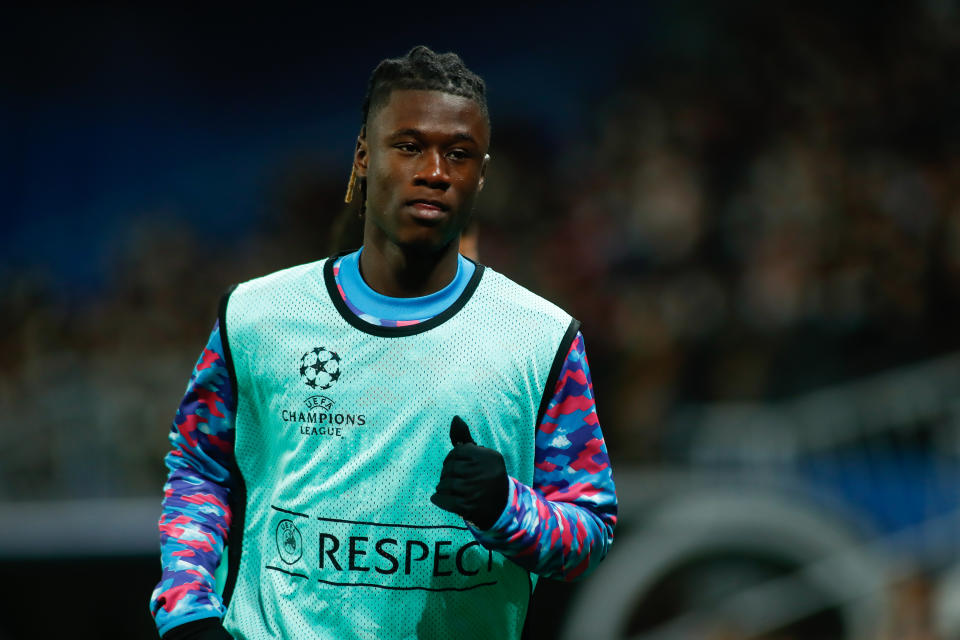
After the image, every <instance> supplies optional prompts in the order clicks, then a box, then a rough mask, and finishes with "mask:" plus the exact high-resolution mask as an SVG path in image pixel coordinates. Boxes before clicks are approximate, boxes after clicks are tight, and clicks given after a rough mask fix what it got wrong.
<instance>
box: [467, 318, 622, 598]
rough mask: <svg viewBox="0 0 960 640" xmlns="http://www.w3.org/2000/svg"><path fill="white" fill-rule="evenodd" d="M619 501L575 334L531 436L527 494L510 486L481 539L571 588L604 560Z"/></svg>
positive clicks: (513, 483)
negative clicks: (501, 507)
mask: <svg viewBox="0 0 960 640" xmlns="http://www.w3.org/2000/svg"><path fill="white" fill-rule="evenodd" d="M616 523H617V495H616V489H615V487H614V483H613V475H612V473H611V469H610V459H609V457H608V456H607V448H606V445H605V444H604V441H603V433H602V432H601V431H600V422H599V421H598V419H597V410H596V403H595V401H594V396H593V383H592V382H591V379H590V366H589V364H588V362H587V355H586V351H585V350H584V346H583V335H582V334H580V333H577V336H576V338H575V339H574V341H573V344H572V345H571V346H570V350H569V352H568V353H567V357H566V361H565V362H564V364H563V366H562V368H561V370H560V375H559V377H558V379H557V384H556V387H555V388H554V391H553V397H552V399H551V401H550V404H549V405H548V407H547V411H546V413H545V415H544V417H543V419H542V420H541V422H540V425H539V426H538V428H537V436H536V452H535V456H534V474H533V486H529V487H528V486H526V485H524V484H523V483H521V482H519V481H517V480H516V479H514V478H510V494H509V498H508V500H507V506H506V508H505V509H504V511H503V513H502V514H501V515H500V518H499V519H498V520H497V522H496V523H495V524H494V525H493V526H492V527H491V528H490V529H489V530H487V531H480V530H478V529H473V534H474V536H475V537H476V538H477V540H478V541H479V542H480V543H481V544H483V545H484V546H485V547H487V548H489V549H494V550H496V551H499V552H501V553H503V554H504V555H506V556H507V557H508V558H510V559H512V560H513V561H514V562H516V563H517V564H519V565H520V566H522V567H524V568H525V569H527V570H529V571H532V572H533V573H536V574H538V575H541V576H546V577H550V578H554V579H558V580H564V581H571V580H576V579H577V578H582V577H584V576H586V575H587V574H589V573H590V572H591V571H592V570H593V569H594V568H595V567H596V566H597V565H598V564H599V563H600V561H601V560H602V559H603V558H604V556H606V554H607V550H608V549H609V546H610V543H611V542H612V541H613V529H614V526H615V525H616Z"/></svg>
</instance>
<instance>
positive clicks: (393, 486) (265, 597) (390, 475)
mask: <svg viewBox="0 0 960 640" xmlns="http://www.w3.org/2000/svg"><path fill="white" fill-rule="evenodd" d="M329 266H330V265H329V264H328V262H327V261H326V260H323V261H319V262H316V263H312V264H308V265H302V266H299V267H294V268H292V269H288V270H285V271H282V272H278V273H276V274H272V275H270V276H266V277H264V278H260V279H257V280H253V281H250V282H248V283H245V284H243V285H240V286H239V287H238V288H237V289H236V290H235V291H234V292H233V294H232V295H231V297H230V300H229V303H228V305H227V309H226V314H225V320H226V322H225V325H226V336H227V343H228V347H229V350H230V352H231V356H232V361H233V363H234V368H235V373H236V379H237V390H238V404H237V422H236V445H235V446H236V458H237V463H238V465H239V469H240V472H241V473H242V475H243V477H244V480H245V482H246V486H247V507H246V517H245V523H243V538H242V543H241V544H242V554H241V556H240V561H239V567H236V568H235V570H236V572H237V573H236V576H237V578H236V583H235V589H234V591H233V594H232V598H231V601H230V605H229V608H228V610H227V615H226V618H225V626H226V627H227V629H228V630H229V631H230V632H231V633H232V634H233V635H234V636H235V637H237V638H248V639H251V640H253V639H256V640H261V639H262V640H266V639H267V638H277V637H296V638H337V639H340V638H451V637H456V638H460V639H469V638H518V637H519V635H520V629H521V627H522V624H523V619H524V616H525V613H526V606H527V600H528V595H529V590H530V588H531V581H530V577H529V575H528V574H527V572H526V571H524V570H523V569H521V568H520V567H519V566H517V565H516V564H514V563H513V562H510V561H509V560H507V559H506V558H504V557H503V556H502V555H500V554H499V553H495V552H490V551H487V550H486V549H484V548H483V547H482V546H480V544H479V543H478V542H477V541H476V540H475V539H474V537H473V535H472V534H471V533H470V531H469V530H468V529H467V527H466V526H465V523H464V522H463V520H462V519H460V518H459V517H457V516H455V515H453V514H450V513H448V512H445V511H443V510H441V509H439V508H438V507H436V506H434V505H433V504H432V503H431V502H430V500H429V496H430V494H431V493H432V492H433V489H434V487H435V485H436V482H437V479H438V478H439V475H440V468H441V466H442V461H443V458H444V456H445V455H446V454H447V452H448V451H449V450H450V441H449V425H450V420H451V418H452V416H454V415H460V416H461V417H462V418H463V419H464V420H465V421H466V422H467V424H468V425H469V426H470V430H471V433H472V434H473V436H474V439H475V440H476V441H477V443H478V444H481V445H483V446H488V447H491V448H494V449H497V450H498V451H500V452H501V453H502V454H503V456H504V459H505V461H506V465H507V471H508V473H509V474H510V475H511V476H513V477H514V478H516V479H518V480H519V481H521V482H523V483H526V484H530V482H531V481H532V478H533V456H534V437H535V429H536V421H537V412H538V408H539V407H540V403H541V399H542V396H543V393H544V388H545V385H546V382H547V378H548V376H549V374H550V369H551V366H552V365H553V363H554V360H555V358H556V355H557V351H558V348H559V347H560V346H561V342H562V341H563V338H564V335H565V333H566V332H567V330H568V327H569V326H570V323H571V318H570V317H569V316H568V315H567V314H565V313H564V312H563V311H561V310H560V309H558V308H557V307H556V306H554V305H553V304H551V303H549V302H547V301H545V300H543V299H542V298H539V297H537V296H535V295H533V294H532V293H530V292H528V291H526V290H525V289H523V288H522V287H520V286H518V285H516V284H515V283H513V282H511V281H510V280H508V279H507V278H505V277H504V276H502V275H500V274H498V273H496V272H494V271H493V270H491V269H484V268H482V267H478V269H477V272H476V273H475V274H474V280H473V281H472V285H474V286H475V287H476V288H475V290H474V286H470V287H468V288H467V291H466V292H465V293H464V298H463V300H464V301H465V304H463V305H462V308H461V306H460V305H459V304H458V305H454V307H452V308H451V312H452V313H453V315H452V316H451V315H449V314H447V315H446V317H444V316H439V317H438V318H436V319H435V322H434V321H428V322H425V323H422V324H420V325H415V326H412V327H405V328H384V327H376V328H374V327H371V326H369V325H368V326H366V327H365V326H364V324H363V323H362V322H352V321H351V320H353V321H356V318H355V317H354V316H351V315H349V314H350V312H349V311H348V310H346V309H345V308H344V307H342V305H343V302H342V300H340V299H339V296H338V295H336V293H335V292H336V289H335V284H333V282H332V273H331V270H330V268H329ZM331 292H334V294H335V295H334V296H331V295H330V294H331ZM338 303H339V304H338ZM238 525H239V523H238ZM238 525H235V526H238ZM231 544H233V541H231Z"/></svg>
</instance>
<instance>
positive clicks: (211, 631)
mask: <svg viewBox="0 0 960 640" xmlns="http://www.w3.org/2000/svg"><path fill="white" fill-rule="evenodd" d="M231 638H232V636H231V635H230V634H229V633H227V631H226V629H224V628H223V625H222V624H221V622H220V619H219V618H201V619H200V620H194V621H193V622H187V623H186V624H182V625H180V626H178V627H174V628H173V629H170V631H167V632H166V633H165V634H163V639H162V640H231Z"/></svg>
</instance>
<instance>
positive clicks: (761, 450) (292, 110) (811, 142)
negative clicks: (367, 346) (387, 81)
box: [0, 0, 960, 640]
mask: <svg viewBox="0 0 960 640" xmlns="http://www.w3.org/2000/svg"><path fill="white" fill-rule="evenodd" d="M768 4H771V5H776V6H767V5H768ZM361 9H362V10H363V13H361ZM444 11H446V12H445V13H442V15H441V14H440V13H441V12H440V10H439V9H438V8H437V7H432V6H429V7H427V6H411V7H410V8H409V10H408V13H407V14H405V15H399V14H397V13H395V12H385V11H382V10H380V9H378V8H377V6H376V5H364V7H362V8H359V7H358V8H350V7H334V8H325V9H319V8H316V7H315V8H309V9H305V8H296V9H294V8H288V7H282V6H277V5H270V6H268V7H267V6H265V7H261V8H260V9H259V10H257V11H255V12H254V11H246V12H238V11H236V10H235V9H234V8H232V7H230V6H228V5H224V6H221V7H219V8H211V7H207V8H201V9H195V8H190V9H187V8H171V7H162V8H161V7H159V6H155V7H150V8H136V9H134V8H131V7H126V6H124V5H111V4H98V5H93V6H89V7H85V8H78V7H77V6H73V5H65V6H60V7H49V6H47V7H44V8H27V7H20V8H14V9H10V10H8V11H7V15H6V16H5V19H4V21H3V22H4V24H3V25H2V26H0V35H2V36H3V37H2V38H0V52H2V57H0V59H2V60H3V62H2V63H0V64H2V69H3V76H2V77H3V82H2V84H0V163H2V164H0V166H2V172H0V193H2V200H0V212H2V222H3V224H2V240H0V425H2V429H0V452H2V453H0V580H2V582H3V584H4V597H3V598H0V639H12V640H19V639H21V638H37V637H44V638H45V637H51V638H52V637H61V636H66V635H68V634H69V635H72V636H76V635H77V633H78V632H79V633H80V635H81V636H85V635H92V636H97V637H111V638H112V637H116V638H150V637H155V632H154V631H153V626H152V622H151V620H150V618H149V614H148V612H147V598H148V595H149V591H150V590H151V589H152V587H153V585H154V583H155V582H156V580H157V578H158V576H159V560H158V552H157V550H156V546H157V533H156V520H157V518H158V516H159V504H160V493H161V486H162V483H163V479H164V477H165V469H164V467H163V463H162V458H163V455H164V454H165V452H166V449H167V441H166V433H167V430H168V428H169V423H170V420H171V418H172V416H173V412H174V410H175V408H176V405H177V402H178V400H179V397H180V394H181V392H182V390H183V387H184V385H185V383H186V380H187V377H188V376H189V373H190V370H191V367H192V365H193V362H194V361H195V358H196V356H197V354H198V353H199V350H200V349H201V347H202V345H203V341H204V340H205V337H206V335H207V333H208V331H209V329H210V327H211V326H212V323H213V319H214V316H215V306H216V302H217V300H218V297H219V294H220V293H221V292H222V291H223V290H224V289H225V288H226V287H227V286H228V285H229V284H230V283H233V282H237V281H240V280H243V279H246V278H249V277H252V276H255V275H258V274H261V273H265V272H267V271H270V270H273V269H276V268H280V267H283V266H287V265H292V264H296V263H300V262H305V261H308V260H312V259H316V258H318V257H321V256H323V255H326V254H327V253H328V252H329V251H330V250H331V248H332V247H334V246H337V245H342V244H344V243H346V244H350V243H351V242H355V235H353V234H354V232H353V230H352V229H351V224H350V213H349V212H344V207H343V204H342V195H343V191H344V188H345V185H346V180H347V177H348V175H349V162H350V155H351V151H352V147H353V143H354V139H355V136H356V133H357V126H358V117H359V103H360V99H361V97H362V95H363V90H364V86H365V82H366V78H367V75H368V73H369V71H370V70H371V69H372V67H373V66H374V65H375V64H376V62H377V61H379V60H380V59H381V58H383V57H386V56H393V55H399V54H401V53H403V52H404V51H405V50H406V49H408V48H409V47H410V46H412V45H413V44H419V43H424V44H428V45H430V46H432V47H433V48H435V49H438V50H455V51H458V52H459V53H461V55H462V56H463V57H464V58H465V60H466V62H467V64H468V65H469V66H471V67H472V68H474V69H475V70H476V71H478V72H479V73H480V74H481V75H483V76H484V77H485V78H486V80H487V82H488V86H489V90H490V107H491V113H492V117H493V123H494V131H493V149H492V155H493V158H494V159H493V163H492V164H491V167H490V175H489V179H488V182H487V187H486V189H485V191H484V193H483V196H482V197H481V199H480V202H479V205H478V212H477V213H478V218H479V229H480V233H479V241H480V244H479V251H480V256H481V260H482V261H483V262H485V263H486V264H488V265H490V266H492V267H494V268H496V269H497V270H499V271H502V272H504V273H506V274H508V275H510V276H512V277H513V278H515V279H517V280H518V281H520V282H521V283H523V284H525V285H527V286H528V287H530V288H532V289H533V290H535V291H537V292H539V293H541V294H543V295H546V296H547V297H550V298H552V299H554V300H557V301H558V302H560V303H561V304H562V305H563V306H565V307H566V308H567V309H568V310H570V311H571V312H572V313H573V314H574V315H575V316H577V317H579V318H580V319H581V320H583V322H584V334H585V336H586V341H587V345H588V352H589V354H590V357H591V365H592V370H593V375H594V383H595V388H596V394H597V398H598V407H599V411H600V418H601V423H602V425H603V427H604V432H605V434H606V437H607V441H608V446H609V450H610V453H611V457H612V459H613V463H614V469H615V477H616V480H617V486H618V494H619V496H620V500H621V526H620V527H619V529H618V531H617V542H616V544H615V545H614V547H613V550H612V551H611V554H610V555H609V557H608V559H607V560H606V561H605V562H604V563H603V565H601V567H600V569H599V570H598V571H597V573H596V574H595V575H594V576H593V577H592V578H590V579H589V580H587V581H585V582H584V583H582V584H577V585H573V586H564V585H558V584H554V583H550V582H547V581H544V582H542V583H541V587H539V588H538V591H537V594H536V595H535V598H534V602H533V610H532V614H531V620H530V625H529V629H528V632H527V635H528V637H529V638H555V637H562V638H567V639H575V638H587V637H589V638H632V639H641V638H648V639H657V640H666V639H674V638H675V639H681V638H704V639H710V640H721V639H723V640H739V639H743V638H766V639H770V640H772V639H777V640H788V639H789V640H804V639H821V638H823V639H827V638H837V639H856V640H861V639H862V640H887V639H891V640H892V639H894V638H896V639H910V640H920V639H923V640H945V639H949V638H960V553H958V552H960V330H958V329H960V153H958V152H960V118H958V117H957V115H958V114H960V89H958V87H960V5H958V3H957V2H956V1H955V0H924V1H922V2H915V3H909V2H907V3H900V2H880V3H873V4H869V5H866V4H863V3H856V2H840V3H825V2H824V3H816V2H815V3H804V4H803V5H802V6H789V7H788V6H779V3H766V4H763V5H761V4H759V3H758V4H757V5H750V4H746V3H723V6H719V4H714V3H709V2H705V1H704V2H684V3H640V4H635V5H634V6H632V7H631V8H615V7H612V6H604V5H601V6H598V7H596V8H593V9H589V10H588V9H585V8H584V7H580V6H573V5H564V6H560V7H552V8H539V9H534V8H521V7H518V6H504V5H500V4H496V3H494V4H490V5H485V6H483V7H479V6H470V7H469V8H454V9H452V10H450V8H444ZM451 11H452V12H451Z"/></svg>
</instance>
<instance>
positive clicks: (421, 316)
mask: <svg viewBox="0 0 960 640" xmlns="http://www.w3.org/2000/svg"><path fill="white" fill-rule="evenodd" d="M362 251H363V248H362V247H361V248H360V249H359V250H357V251H354V252H353V253H349V254H347V255H345V256H343V258H341V260H340V269H339V274H338V276H337V281H338V282H339V284H340V287H341V288H342V289H343V295H344V296H345V297H346V299H347V301H348V302H349V303H350V306H351V307H354V308H356V309H358V310H360V312H361V313H362V314H364V315H369V316H373V317H374V318H379V319H380V320H426V319H427V318H432V317H434V316H436V315H439V314H441V313H443V311H445V310H446V309H447V307H449V306H450V305H452V304H453V303H454V302H456V301H457V299H458V298H460V295H461V294H462V293H463V291H464V289H466V288H467V283H469V282H470V278H471V277H472V276H473V272H474V270H475V269H476V265H475V264H474V263H472V262H470V261H469V260H467V259H466V258H464V257H463V256H461V255H459V254H458V255H457V275H456V276H454V278H453V280H452V281H451V282H450V284H448V285H447V286H445V287H444V288H443V289H440V291H437V292H435V293H431V294H430V295H426V296H421V297H419V298H391V297H389V296H385V295H383V294H382V293H377V292H376V291H374V290H373V289H371V288H370V285H368V284H367V283H366V282H365V281H364V280H363V276H361V275H360V252H362Z"/></svg>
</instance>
